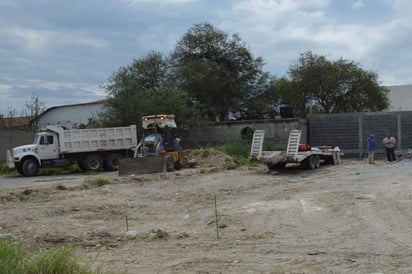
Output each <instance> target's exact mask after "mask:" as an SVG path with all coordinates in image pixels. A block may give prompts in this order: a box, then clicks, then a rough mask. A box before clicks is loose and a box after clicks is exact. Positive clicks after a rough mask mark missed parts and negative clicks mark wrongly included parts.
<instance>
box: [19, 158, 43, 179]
mask: <svg viewBox="0 0 412 274" xmlns="http://www.w3.org/2000/svg"><path fill="white" fill-rule="evenodd" d="M21 171H22V174H23V176H26V177H31V176H35V175H37V172H38V171H39V163H38V162H37V160H36V159H33V158H27V159H25V160H24V161H23V164H22V167H21Z"/></svg>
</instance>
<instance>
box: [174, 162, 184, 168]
mask: <svg viewBox="0 0 412 274" xmlns="http://www.w3.org/2000/svg"><path fill="white" fill-rule="evenodd" d="M182 167H183V164H182V160H181V159H179V160H177V161H176V163H175V166H174V168H175V169H176V170H180V169H182Z"/></svg>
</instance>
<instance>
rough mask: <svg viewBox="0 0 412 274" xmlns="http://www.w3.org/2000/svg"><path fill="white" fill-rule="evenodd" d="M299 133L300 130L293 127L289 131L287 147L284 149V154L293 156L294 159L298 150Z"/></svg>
mask: <svg viewBox="0 0 412 274" xmlns="http://www.w3.org/2000/svg"><path fill="white" fill-rule="evenodd" d="M301 134H302V131H301V130H298V129H293V130H292V131H291V132H290V134H289V140H288V147H287V150H286V155H287V156H288V157H293V158H294V159H296V157H297V154H298V151H299V144H300V136H301Z"/></svg>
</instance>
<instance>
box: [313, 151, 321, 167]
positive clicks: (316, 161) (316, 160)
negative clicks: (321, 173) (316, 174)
mask: <svg viewBox="0 0 412 274" xmlns="http://www.w3.org/2000/svg"><path fill="white" fill-rule="evenodd" d="M314 156H315V168H319V167H320V156H319V155H317V154H316V155H314Z"/></svg>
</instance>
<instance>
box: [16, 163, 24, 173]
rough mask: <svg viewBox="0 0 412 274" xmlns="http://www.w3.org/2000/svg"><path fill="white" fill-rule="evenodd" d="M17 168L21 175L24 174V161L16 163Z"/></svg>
mask: <svg viewBox="0 0 412 274" xmlns="http://www.w3.org/2000/svg"><path fill="white" fill-rule="evenodd" d="M16 170H17V172H18V173H19V174H20V175H23V163H18V164H16Z"/></svg>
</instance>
